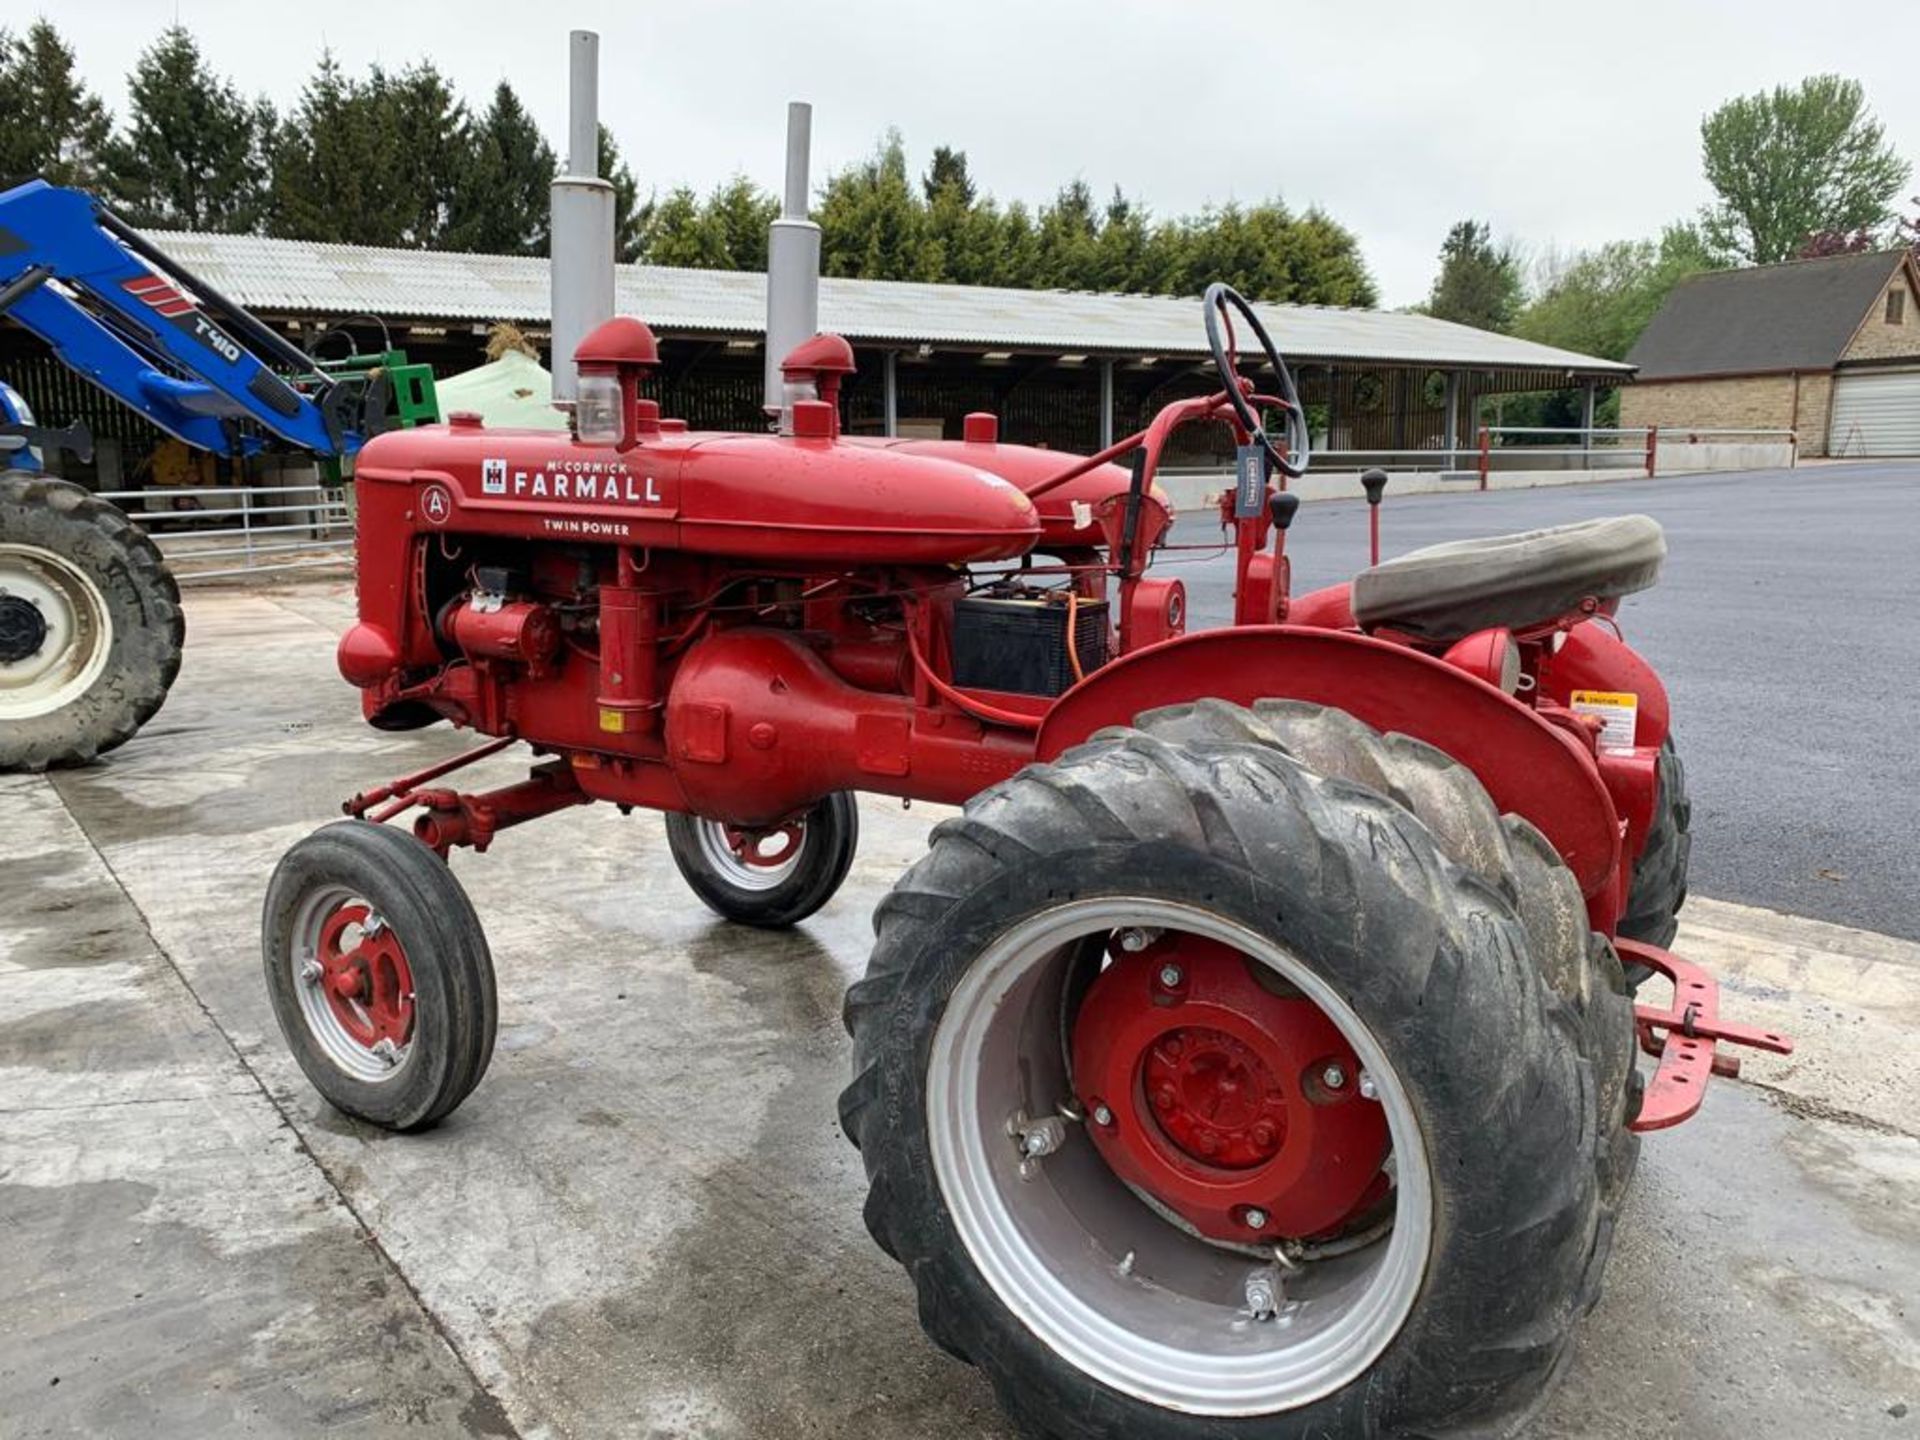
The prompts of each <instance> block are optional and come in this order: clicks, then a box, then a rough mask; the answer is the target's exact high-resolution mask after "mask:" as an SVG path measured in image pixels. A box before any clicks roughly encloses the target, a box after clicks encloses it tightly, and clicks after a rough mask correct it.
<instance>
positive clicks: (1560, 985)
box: [1134, 699, 1685, 1306]
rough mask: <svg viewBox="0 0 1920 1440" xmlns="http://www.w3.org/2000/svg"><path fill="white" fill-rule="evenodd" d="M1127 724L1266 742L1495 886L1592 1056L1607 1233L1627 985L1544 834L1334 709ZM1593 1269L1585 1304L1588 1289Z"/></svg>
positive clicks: (1233, 708) (1295, 707) (1217, 703)
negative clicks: (1362, 789)
mask: <svg viewBox="0 0 1920 1440" xmlns="http://www.w3.org/2000/svg"><path fill="white" fill-rule="evenodd" d="M1134 725H1135V726H1136V727H1137V728H1138V729H1140V730H1143V731H1145V732H1146V733H1148V734H1150V735H1158V736H1160V737H1161V738H1162V739H1166V740H1174V741H1193V740H1201V739H1207V740H1237V741H1241V742H1244V743H1247V744H1253V745H1264V746H1269V747H1271V748H1274V749H1277V750H1281V751H1283V752H1285V753H1287V754H1289V755H1292V756H1294V757H1295V758H1296V759H1298V760H1299V761H1301V763H1303V764H1305V765H1306V766H1307V767H1308V768H1309V769H1311V770H1312V771H1313V772H1314V773H1315V774H1316V775H1322V776H1325V777H1327V778H1329V779H1341V780H1350V781H1353V782H1354V783H1355V784H1358V785H1364V786H1366V787H1367V788H1368V789H1370V790H1374V791H1377V792H1378V793H1379V794H1381V795H1384V796H1386V797H1387V798H1388V799H1390V800H1392V801H1394V802H1395V803H1396V804H1399V805H1402V806H1404V807H1406V809H1408V810H1410V811H1411V812H1412V813H1413V814H1414V815H1415V816H1416V817H1417V818H1418V819H1419V820H1420V822H1421V823H1422V824H1424V825H1425V826H1426V827H1427V829H1428V830H1429V831H1430V832H1431V833H1432V835H1433V838H1434V841H1435V843H1436V844H1438V845H1439V847H1440V850H1441V853H1442V854H1444V855H1445V856H1446V857H1447V858H1448V859H1449V860H1451V861H1453V862H1454V864H1456V865H1458V866H1460V867H1461V868H1462V869H1464V870H1466V871H1468V872H1469V873H1471V874H1473V875H1476V876H1478V877H1479V878H1480V879H1481V880H1483V881H1485V882H1486V883H1487V884H1489V885H1491V886H1493V887H1494V888H1495V889H1497V890H1499V891H1500V892H1501V893H1502V894H1503V895H1505V896H1506V898H1507V900H1508V901H1509V902H1510V903H1511V904H1512V905H1513V906H1514V907H1515V908H1516V909H1517V910H1518V911H1519V914H1520V919H1521V921H1522V923H1524V924H1525V925H1526V927H1527V938H1528V947H1527V948H1528V953H1529V954H1530V955H1531V956H1532V957H1533V961H1534V963H1535V964H1536V965H1537V966H1539V968H1540V973H1541V974H1542V975H1543V976H1545V977H1546V980H1547V983H1548V984H1550V985H1552V986H1553V988H1554V992H1555V993H1556V994H1557V995H1559V997H1560V998H1561V999H1562V1000H1563V1001H1565V1002H1566V1003H1567V1005H1568V1006H1569V1007H1570V1008H1571V1009H1572V1010H1573V1012H1574V1014H1575V1015H1577V1016H1579V1017H1580V1023H1581V1027H1582V1029H1583V1031H1584V1032H1585V1038H1584V1039H1583V1041H1582V1044H1581V1049H1582V1051H1583V1052H1584V1053H1585V1054H1586V1055H1588V1056H1590V1057H1591V1058H1592V1060H1593V1062H1594V1065H1595V1069H1596V1074H1597V1076H1598V1080H1599V1085H1600V1093H1601V1095H1602V1097H1603V1104H1604V1106H1605V1109H1604V1110H1603V1113H1604V1114H1605V1116H1606V1117H1607V1119H1608V1122H1609V1128H1610V1130H1611V1133H1612V1137H1613V1138H1612V1143H1611V1145H1610V1147H1609V1151H1608V1154H1607V1156H1606V1164H1605V1167H1604V1170H1603V1172H1602V1176H1601V1182H1602V1183H1601V1199H1602V1201H1603V1203H1604V1204H1605V1206H1606V1224H1607V1230H1608V1234H1609V1235H1610V1234H1611V1225H1612V1221H1613V1217H1614V1215H1615V1214H1616V1213H1617V1211H1618V1209H1619V1205H1620V1202H1621V1200H1622V1199H1623V1198H1624V1196H1625V1194H1626V1190H1627V1187H1628V1185H1629V1184H1630V1182H1631V1181H1632V1179H1633V1174H1634V1170H1635V1167H1636V1165H1637V1164H1638V1160H1639V1154H1640V1137H1639V1136H1638V1135H1636V1134H1634V1133H1633V1132H1632V1131H1631V1130H1629V1129H1627V1126H1628V1125H1629V1124H1630V1123H1631V1122H1632V1121H1633V1120H1634V1119H1635V1117H1637V1116H1638V1115H1639V1113H1640V1097H1641V1093H1642V1091H1643V1089H1644V1088H1645V1085H1644V1082H1643V1081H1642V1079H1641V1076H1640V1072H1639V1070H1638V1069H1637V1068H1636V1066H1635V1062H1634V1057H1635V1055H1636V1053H1637V1042H1636V1040H1635V1037H1634V1027H1633V990H1632V987H1631V985H1630V983H1629V978H1630V977H1629V974H1628V972H1627V971H1626V970H1624V969H1623V968H1622V966H1621V963H1620V957H1619V956H1618V955H1617V954H1615V953H1614V949H1613V946H1612V945H1611V944H1609V943H1608V942H1607V938H1606V936H1604V935H1602V934H1600V933H1599V932H1598V931H1596V930H1594V929H1592V928H1591V927H1590V926H1589V924H1588V919H1587V907H1586V902H1585V900H1584V899H1583V897H1582V896H1581V894H1580V886H1579V884H1578V882H1576V881H1575V880H1574V878H1573V874H1572V872H1571V871H1569V870H1568V869H1567V867H1566V864H1565V862H1563V861H1562V860H1561V858H1560V855H1559V853H1558V852H1557V851H1556V850H1555V849H1554V848H1553V845H1552V842H1550V841H1549V840H1548V839H1547V837H1546V836H1544V835H1542V834H1541V833H1540V831H1539V830H1538V829H1536V828H1535V827H1534V826H1533V825H1531V824H1530V823H1528V822H1527V821H1526V820H1524V819H1522V818H1521V817H1520V816H1518V815H1502V814H1501V813H1500V812H1499V810H1498V809H1497V808H1496V807H1495V805H1494V803H1493V797H1492V796H1490V795H1488V794H1487V791H1486V787H1485V786H1483V785H1482V784H1481V783H1480V781H1479V779H1478V778H1477V777H1476V776H1475V775H1474V773H1473V772H1472V771H1471V770H1469V769H1467V768H1466V767H1465V766H1464V765H1462V764H1460V762H1459V761H1457V760H1455V759H1453V758H1452V757H1451V756H1449V755H1447V754H1446V753H1445V752H1443V751H1441V750H1438V749H1435V748H1434V747H1433V746H1431V745H1429V744H1427V743H1426V742H1425V741H1424V740H1416V739H1414V738H1413V737H1412V736H1410V735H1401V734H1387V735H1382V734H1381V733H1380V732H1379V731H1377V730H1375V729H1373V728H1372V727H1371V726H1368V725H1365V724H1362V723H1361V722H1360V721H1359V720H1356V719H1355V718H1354V717H1353V716H1351V715H1349V714H1347V713H1346V712H1345V711H1344V710H1333V709H1329V708H1328V707H1326V706H1324V705H1314V704H1311V703H1309V702H1307V701H1303V700H1258V701H1255V702H1254V704H1253V705H1251V706H1240V705H1230V704H1227V703H1226V702H1225V701H1221V700H1211V699H1209V700H1197V701H1193V702H1191V703H1187V704H1181V705H1169V706H1167V707H1165V708H1164V709H1160V710H1150V711H1148V712H1147V713H1146V714H1144V715H1141V716H1139V717H1138V718H1137V719H1136V720H1135V721H1134ZM1674 764H1675V766H1676V767H1677V766H1678V764H1679V761H1678V760H1677V759H1676V760H1675V761H1674ZM1663 791H1664V786H1663ZM1683 823H1684V822H1683ZM1683 839H1684V832H1683ZM1684 863H1685V862H1684V852H1683V855H1682V865H1683V867H1684ZM1600 1268H1601V1267H1600V1266H1596V1267H1595V1271H1594V1279H1595V1282H1596V1283H1595V1285H1594V1287H1593V1289H1592V1293H1591V1294H1590V1295H1589V1296H1588V1303H1589V1306H1591V1304H1592V1303H1594V1302H1597V1301H1598V1299H1599V1287H1598V1283H1597V1282H1598V1279H1599V1270H1600Z"/></svg>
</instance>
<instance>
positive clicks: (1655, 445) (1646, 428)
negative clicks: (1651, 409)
mask: <svg viewBox="0 0 1920 1440" xmlns="http://www.w3.org/2000/svg"><path fill="white" fill-rule="evenodd" d="M1507 437H1518V438H1517V439H1513V440H1509V439H1507ZM1534 437H1539V438H1534ZM1479 440H1480V445H1479V457H1478V459H1479V464H1478V469H1479V473H1480V488H1481V489H1482V490H1484V489H1486V488H1487V477H1488V476H1489V475H1490V474H1491V473H1492V472H1493V471H1494V470H1495V469H1496V468H1503V469H1509V470H1524V469H1532V468H1536V467H1535V466H1534V465H1531V464H1529V463H1527V462H1529V461H1537V460H1538V459H1540V458H1542V457H1546V456H1556V457H1561V458H1564V459H1566V460H1569V461H1571V459H1572V458H1573V457H1576V456H1577V457H1579V461H1580V463H1579V464H1577V465H1575V464H1571V463H1569V464H1567V465H1565V466H1564V467H1561V468H1566V469H1578V470H1594V469H1619V468H1626V469H1632V470H1639V471H1644V472H1645V473H1646V474H1647V475H1648V476H1649V477H1651V476H1653V475H1657V474H1658V473H1659V468H1660V446H1661V443H1662V442H1663V441H1664V442H1665V443H1666V444H1667V445H1669V446H1672V445H1688V446H1706V445H1729V444H1730V445H1736V446H1738V445H1761V444H1767V443H1773V444H1779V445H1784V446H1785V447H1786V450H1787V464H1788V465H1793V464H1795V463H1797V461H1798V460H1799V448H1800V439H1799V436H1798V435H1796V434H1795V433H1794V432H1793V431H1792V430H1772V429H1745V428H1741V427H1737V426H1720V425H1692V426H1688V425H1667V426H1660V425H1626V426H1618V425H1616V426H1580V425H1570V426H1550V425H1482V426H1481V427H1480V434H1479ZM1555 441H1563V442H1564V443H1559V444H1556V443H1554V442H1555ZM1496 455H1499V456H1501V457H1502V458H1503V463H1502V464H1500V465H1496V463H1495V456H1496ZM1506 457H1511V458H1510V459H1508V458H1506ZM1596 458H1600V459H1602V460H1604V461H1607V462H1616V463H1608V464H1601V465H1596V464H1595V463H1594V461H1595V459H1596ZM1622 458H1625V459H1626V460H1627V461H1628V463H1627V464H1626V465H1625V466H1624V467H1623V466H1621V465H1619V464H1618V463H1617V461H1618V460H1619V459H1622ZM1700 468H1703V469H1704V468H1712V467H1710V466H1703V467H1700Z"/></svg>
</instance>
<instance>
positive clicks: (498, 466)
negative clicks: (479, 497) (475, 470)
mask: <svg viewBox="0 0 1920 1440" xmlns="http://www.w3.org/2000/svg"><path fill="white" fill-rule="evenodd" d="M480 491H481V493H482V494H485V495H504V494H506V493H507V462H506V461H504V460H483V461H481V462H480Z"/></svg>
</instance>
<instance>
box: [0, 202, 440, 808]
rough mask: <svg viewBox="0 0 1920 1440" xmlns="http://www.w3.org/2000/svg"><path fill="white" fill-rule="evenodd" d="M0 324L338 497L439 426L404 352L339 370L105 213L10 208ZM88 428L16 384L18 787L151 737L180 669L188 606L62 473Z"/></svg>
mask: <svg viewBox="0 0 1920 1440" xmlns="http://www.w3.org/2000/svg"><path fill="white" fill-rule="evenodd" d="M0 315H4V316H5V317H6V318H8V319H10V320H12V321H14V322H15V323H16V324H18V325H20V326H22V327H24V328H25V329H27V330H29V331H31V332H32V333H33V334H35V335H37V336H38V337H39V338H40V339H41V340H43V341H44V342H45V343H46V344H47V345H48V346H50V347H51V348H52V350H53V353H54V354H55V355H56V356H58V357H59V359H60V360H61V361H62V362H63V363H65V364H66V365H67V366H69V367H70V368H71V369H73V370H74V372H75V373H77V374H79V375H81V376H83V377H84V378H85V379H87V380H89V381H91V382H92V383H93V384H95V385H97V386H99V387H100V388H101V389H102V390H105V391H106V392H107V393H108V394H110V395H112V396H114V397H115V398H116V399H118V400H119V401H120V402H122V403H123V404H125V405H127V406H129V407H131V408H132V409H133V410H135V411H137V412H138V413H139V414H140V415H142V416H144V417H145V418H146V419H147V420H148V421H150V422H151V423H152V424H153V425H155V426H156V427H158V428H159V429H160V430H162V431H164V432H166V433H167V434H169V435H172V436H174V437H176V438H177V439H179V440H181V441H183V442H184V443H186V444H187V445H190V446H193V447H195V448H197V449H201V450H208V451H213V452H215V453H217V454H222V455H229V456H233V457H235V458H236V459H239V460H244V459H246V458H247V457H249V456H252V455H256V454H259V453H261V452H262V451H264V450H267V449H269V448H278V449H293V450H299V451H305V452H307V453H309V454H311V455H314V456H316V457H318V458H319V459H320V460H321V461H322V462H323V465H324V466H325V467H326V468H327V470H328V472H329V473H330V475H331V476H333V477H335V478H339V477H341V476H343V475H344V473H345V472H346V469H347V467H349V466H350V464H351V461H352V457H353V455H354V454H355V452H357V451H358V450H359V448H360V446H361V445H362V444H363V443H364V442H365V441H366V440H367V439H368V438H369V437H371V436H372V435H374V434H376V433H378V432H379V431H381V430H385V429H389V428H392V427H393V426H395V425H413V424H420V423H425V422H429V421H433V420H437V419H438V418H439V416H438V410H437V406H436V403H435V399H434V392H433V377H432V374H431V372H430V371H428V369H427V367H425V366H421V365H409V364H407V363H406V357H405V356H404V355H402V354H400V353H399V352H397V351H388V352H385V353H383V354H380V355H373V356H358V357H355V358H353V359H351V360H348V361H341V362H321V361H318V360H315V359H314V358H313V357H311V356H309V355H308V354H306V353H305V352H304V351H302V350H300V349H299V348H298V347H297V346H295V345H293V344H292V343H290V342H289V341H288V340H287V339H286V338H285V337H284V336H281V335H279V334H276V333H275V332H274V331H272V330H271V329H269V328H268V327H267V326H266V325H264V324H262V323H261V321H260V320H259V319H257V318H256V317H255V316H253V315H250V314H248V313H247V311H246V310H244V309H242V308H241V307H240V306H238V305H236V304H234V303H233V302H232V301H230V300H228V299H226V298H225V297H224V296H222V295H221V294H220V293H219V292H218V291H217V290H215V289H214V288H213V287H212V286H210V285H208V284H207V283H206V282H204V281H202V280H200V279H198V278H196V277H195V276H193V275H192V274H190V273H188V272H187V271H185V270H184V269H182V268H181V267H180V266H179V265H177V264H174V263H173V262H172V261H170V260H168V259H167V257H166V256H165V255H164V254H162V253H161V252H160V251H159V250H158V249H157V248H155V247H154V246H153V245H152V244H151V243H150V242H149V241H148V240H147V239H146V238H145V237H144V236H142V235H141V234H140V233H139V232H138V231H136V230H134V229H133V228H132V227H131V226H129V225H127V224H126V222H124V221H123V220H121V219H119V218H118V217H117V216H115V215H114V214H113V213H112V212H111V211H109V210H108V209H107V208H106V207H105V206H103V205H101V204H100V202H99V201H97V200H95V199H94V198H93V197H92V196H90V195H87V194H84V193H82V192H80V191H77V190H68V189H63V188H61V187H58V186H54V185H49V184H47V183H46V182H44V181H41V180H33V181H29V182H27V183H26V184H24V185H19V186H16V187H15V188H13V189H11V190H8V191H5V192H4V193H0ZM90 447H91V442H90V439H89V437H88V435H87V433H86V431H85V429H84V427H74V428H73V429H70V430H57V431H56V430H49V429H47V428H44V427H42V426H39V425H36V424H35V422H34V417H33V415H32V414H31V412H30V411H29V410H28V408H27V406H26V403H25V401H23V400H22V399H21V398H20V396H19V394H18V393H17V392H16V391H14V390H13V389H12V387H10V386H7V385H4V384H0V460H4V463H5V466H6V470H5V473H4V474H3V475H0V771H8V770H44V769H46V768H48V767H49V766H54V765H68V764H82V763H85V762H87V761H89V760H92V759H93V758H94V757H96V756H98V755H100V754H103V753H104V752H106V751H108V750H111V749H112V748H113V747H114V746H116V745H119V744H121V743H122V742H124V741H125V740H127V739H129V738H130V737H131V736H132V735H133V734H134V732H135V731H137V730H138V729H139V728H140V727H141V726H142V725H143V724H145V723H146V722H147V721H148V720H149V719H151V718H152V716H153V715H154V713H155V712H156V711H157V710H158V709H159V708H160V706H161V703H162V702H163V701H165V699H166V697H167V691H168V688H169V687H170V686H171V685H172V684H173V680H174V676H175V675H176V674H177V673H178V672H179V669H180V649H181V643H182V641H183V639H184V637H185V622H184V620H183V617H182V614H181V609H180V592H179V588H178V586H177V585H176V584H175V582H174V579H173V577H172V575H170V574H169V573H168V570H167V566H166V562H165V559H164V558H163V557H162V555H161V553H160V550H159V548H158V547H157V546H156V545H155V544H154V543H153V541H152V540H151V539H149V538H148V537H147V536H146V535H145V534H144V533H143V532H142V531H141V530H140V529H139V528H138V527H137V526H135V525H134V524H133V523H132V522H131V521H130V520H129V519H128V518H127V517H126V515H125V514H124V513H123V512H121V511H120V510H119V509H117V508H116V507H114V506H112V505H109V504H107V503H106V502H105V501H102V500H99V499H97V498H95V497H94V496H93V495H92V494H90V493H88V492H87V491H86V490H84V489H82V488H81V487H80V486H78V485H73V484H69V483H68V482H66V481H64V480H58V479H55V478H53V477H51V476H49V475H47V474H46V473H45V464H44V455H45V452H46V451H48V450H50V449H53V448H60V449H65V450H70V451H73V452H75V453H76V454H77V455H79V456H80V458H81V459H82V460H83V461H84V460H86V459H87V458H89V454H88V452H89V450H90Z"/></svg>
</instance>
